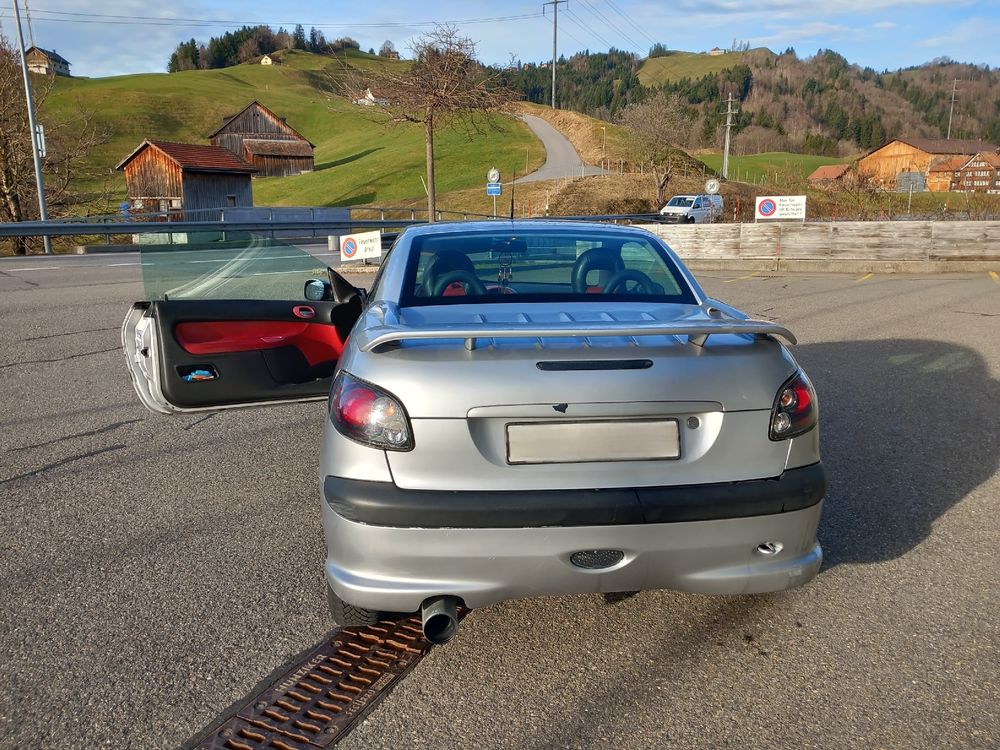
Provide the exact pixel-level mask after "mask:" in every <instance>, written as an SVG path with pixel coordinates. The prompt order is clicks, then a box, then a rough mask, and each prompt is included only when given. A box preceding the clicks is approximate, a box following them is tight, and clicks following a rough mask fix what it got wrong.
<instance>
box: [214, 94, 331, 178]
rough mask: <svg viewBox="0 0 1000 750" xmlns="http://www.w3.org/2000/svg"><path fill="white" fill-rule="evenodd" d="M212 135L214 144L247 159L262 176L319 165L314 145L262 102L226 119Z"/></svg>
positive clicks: (298, 171) (307, 168) (273, 175)
mask: <svg viewBox="0 0 1000 750" xmlns="http://www.w3.org/2000/svg"><path fill="white" fill-rule="evenodd" d="M209 138H210V139H211V141H212V145H213V146H220V147H222V148H224V149H226V150H228V151H229V152H230V153H232V154H234V155H235V156H238V157H239V158H241V159H244V160H246V161H247V162H248V163H249V164H251V165H252V166H253V167H254V168H255V169H256V170H257V171H256V174H257V175H258V176H260V177H285V176H287V175H293V174H301V173H302V172H312V171H313V169H314V168H315V164H314V148H315V147H314V146H313V144H312V143H310V142H309V141H308V140H306V138H305V137H304V136H303V135H302V134H301V133H299V132H298V131H297V130H295V128H293V127H292V126H291V125H289V124H288V123H287V122H285V118H284V117H278V115H276V114H274V112H272V111H271V110H269V109H268V108H267V107H265V106H264V105H263V104H261V103H260V102H258V101H252V102H250V103H249V104H248V105H247V106H246V107H244V108H243V110H242V111H240V112H238V113H237V114H235V115H231V116H230V117H226V118H224V120H223V123H222V125H221V126H220V127H219V129H218V130H216V131H215V132H214V133H212V134H211V135H209Z"/></svg>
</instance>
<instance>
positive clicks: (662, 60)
mask: <svg viewBox="0 0 1000 750" xmlns="http://www.w3.org/2000/svg"><path fill="white" fill-rule="evenodd" d="M749 52H751V53H753V52H757V53H759V52H767V53H770V50H768V49H766V48H764V47H757V48H755V49H752V50H749ZM744 54H746V53H743V52H727V53H725V54H722V55H708V54H704V53H698V52H680V51H676V52H671V53H670V54H668V55H666V56H664V57H650V58H648V59H647V60H646V61H645V62H643V64H642V67H641V68H639V82H640V83H642V85H643V86H662V85H663V84H664V83H668V82H672V81H679V80H681V79H682V78H690V79H692V80H695V79H698V78H701V77H702V76H707V75H709V74H710V73H718V72H719V71H722V70H725V69H726V68H731V67H733V66H734V65H738V64H739V63H741V62H742V61H743V55H744Z"/></svg>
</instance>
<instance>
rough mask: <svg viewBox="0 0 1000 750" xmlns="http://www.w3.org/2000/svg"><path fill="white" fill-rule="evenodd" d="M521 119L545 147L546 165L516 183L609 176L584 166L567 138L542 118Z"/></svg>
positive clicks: (526, 117)
mask: <svg viewBox="0 0 1000 750" xmlns="http://www.w3.org/2000/svg"><path fill="white" fill-rule="evenodd" d="M521 119H522V120H524V123H525V125H527V126H528V127H529V128H531V131H532V132H533V133H534V134H535V135H536V136H538V138H539V139H540V140H541V142H542V145H543V146H545V164H543V165H542V167H541V169H538V170H536V171H535V172H532V173H531V174H529V175H527V176H525V177H521V178H520V179H518V180H516V181H515V183H520V182H538V181H540V180H561V179H563V178H565V177H582V176H587V175H599V174H607V170H604V169H601V168H600V167H592V166H589V165H587V164H584V162H583V159H581V158H580V155H579V154H578V153H577V152H576V149H575V148H573V144H572V143H570V142H569V140H567V138H566V136H564V135H563V134H562V133H560V132H559V131H558V130H556V129H555V128H554V127H552V126H551V125H549V123H547V122H546V121H545V120H543V119H542V118H541V117H536V116H535V115H521Z"/></svg>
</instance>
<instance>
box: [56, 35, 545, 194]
mask: <svg viewBox="0 0 1000 750" xmlns="http://www.w3.org/2000/svg"><path fill="white" fill-rule="evenodd" d="M283 63H284V64H282V65H275V66H270V67H269V66H262V65H239V66H236V67H231V68H224V69H218V70H195V71H185V72H181V73H171V74H166V73H162V74H142V75H129V76H117V77H113V78H94V79H86V78H59V79H57V80H56V81H55V85H54V88H53V90H52V93H51V94H50V95H49V98H48V100H47V101H46V102H45V108H44V111H43V116H45V117H56V118H58V117H59V116H60V114H66V113H68V112H69V111H70V110H72V109H75V108H76V107H78V106H82V107H84V108H86V109H88V110H91V111H93V112H94V113H95V116H96V118H97V120H98V121H99V122H100V123H101V124H104V125H107V126H108V127H109V128H110V129H111V130H112V132H113V136H112V138H111V140H110V141H109V142H108V143H107V144H104V145H102V146H101V147H100V148H98V149H95V151H94V152H93V153H92V154H91V156H90V158H91V159H92V160H93V161H94V163H95V164H97V165H99V166H100V167H101V168H102V171H105V172H107V173H109V177H110V179H112V181H113V182H112V186H113V188H114V190H115V192H116V194H117V196H124V194H125V183H124V178H123V176H122V174H121V173H120V172H113V170H114V167H115V165H117V164H118V163H119V162H120V161H121V160H122V159H123V158H124V157H125V156H127V155H128V154H129V153H130V152H131V151H132V150H133V149H134V148H135V147H136V146H137V145H138V144H139V143H141V142H142V140H143V139H144V138H151V139H157V138H158V139H163V140H175V141H185V142H191V143H207V142H208V139H207V137H206V136H207V135H208V134H209V133H211V132H212V131H213V130H215V129H216V128H217V127H218V126H219V125H220V124H221V123H222V118H223V117H224V116H225V115H231V114H234V113H236V112H238V111H239V110H240V109H242V108H243V107H244V106H246V105H247V104H248V103H249V102H251V101H252V100H254V99H257V100H259V101H260V102H261V103H263V104H264V105H265V106H266V107H268V108H270V109H272V110H273V111H274V112H276V113H277V114H279V115H281V116H283V117H286V118H287V119H288V123H289V124H290V125H291V126H292V127H294V128H295V129H296V130H298V131H299V132H300V133H302V134H303V135H304V136H305V137H306V138H308V139H309V140H310V141H312V142H313V143H314V144H315V145H316V172H314V173H312V174H307V175H299V176H295V177H285V178H270V179H261V180H254V200H255V203H257V204H258V205H317V206H326V205H350V204H359V203H380V204H381V203H387V204H388V203H392V202H393V201H398V200H402V199H404V198H414V197H419V196H421V195H423V194H424V189H423V186H422V184H421V182H420V176H421V175H423V173H424V142H423V129H422V127H421V126H409V127H407V126H400V127H388V128H387V127H383V126H381V125H377V124H375V123H373V122H372V121H371V120H370V119H368V118H367V117H366V115H370V112H368V111H367V108H363V107H358V106H355V105H353V104H351V103H349V102H348V101H347V100H346V99H344V98H343V97H338V96H336V95H334V94H332V93H330V92H329V90H328V87H329V81H330V79H331V77H333V78H336V77H337V76H338V75H342V73H343V70H344V67H345V63H346V64H349V65H351V66H353V67H356V68H366V67H372V66H377V65H393V66H405V65H407V64H408V63H406V62H397V61H391V60H385V59H383V58H378V57H374V56H372V55H367V54H365V53H363V52H354V51H352V52H350V53H348V55H347V56H346V57H343V56H342V57H338V58H330V57H325V56H320V55H314V54H311V53H308V52H296V51H290V52H286V53H285V54H284V56H283ZM436 146H437V154H438V163H437V170H438V171H437V176H438V190H439V191H442V192H444V191H448V190H455V189H460V188H469V187H472V186H474V185H480V184H482V183H484V182H485V174H486V171H487V170H488V169H489V168H490V167H492V166H496V167H498V168H499V169H500V171H501V172H503V173H505V174H510V173H511V172H512V171H513V169H514V168H515V167H516V168H517V169H518V171H521V170H523V169H524V164H525V158H526V157H527V161H528V164H529V167H531V168H532V169H534V168H536V167H537V166H539V165H540V164H541V163H542V162H543V161H544V158H545V157H544V149H543V148H542V146H541V143H539V142H538V140H537V139H536V138H535V137H534V136H533V135H532V134H531V132H530V131H529V130H528V129H527V127H526V126H524V125H523V124H522V123H520V122H518V121H516V120H505V121H504V122H503V123H502V127H501V128H500V129H499V130H498V131H489V132H486V133H484V134H482V135H478V136H476V137H475V138H473V139H472V140H471V141H469V140H467V139H466V138H465V136H464V135H460V134H458V133H456V132H453V131H448V130H444V129H442V130H440V131H439V135H438V137H437V139H436ZM87 187H89V188H91V189H96V188H97V187H98V185H96V184H94V185H90V186H87ZM484 207H485V199H484Z"/></svg>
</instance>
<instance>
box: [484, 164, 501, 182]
mask: <svg viewBox="0 0 1000 750" xmlns="http://www.w3.org/2000/svg"><path fill="white" fill-rule="evenodd" d="M486 181H487V182H500V170H499V169H497V168H496V167H493V168H492V169H491V170H490V171H489V172H487V173H486Z"/></svg>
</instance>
